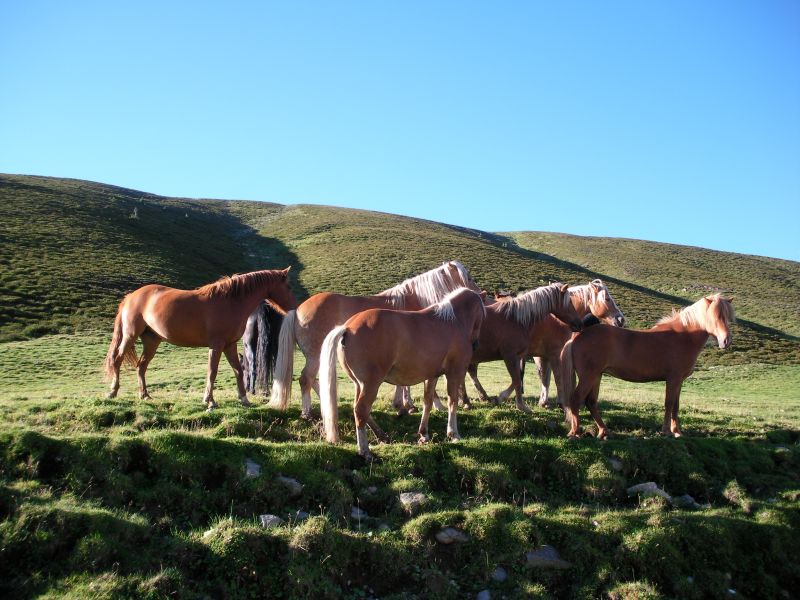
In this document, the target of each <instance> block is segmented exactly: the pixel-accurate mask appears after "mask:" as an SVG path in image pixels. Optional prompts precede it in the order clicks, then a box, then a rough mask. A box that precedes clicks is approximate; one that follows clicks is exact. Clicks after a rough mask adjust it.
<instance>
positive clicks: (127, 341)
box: [107, 327, 137, 399]
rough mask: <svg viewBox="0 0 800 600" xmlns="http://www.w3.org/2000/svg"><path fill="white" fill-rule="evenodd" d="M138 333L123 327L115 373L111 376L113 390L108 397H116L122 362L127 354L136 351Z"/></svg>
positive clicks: (116, 357) (115, 362)
mask: <svg viewBox="0 0 800 600" xmlns="http://www.w3.org/2000/svg"><path fill="white" fill-rule="evenodd" d="M136 337H137V336H136V334H135V333H134V332H132V331H130V330H127V328H126V327H123V333H122V341H121V342H120V344H119V347H118V348H117V351H116V353H115V354H114V373H113V375H112V376H111V390H110V391H109V392H108V396H107V397H108V398H109V399H111V398H116V397H117V392H119V370H120V369H121V368H122V363H123V361H124V360H125V355H126V354H128V353H130V352H134V350H135V345H136Z"/></svg>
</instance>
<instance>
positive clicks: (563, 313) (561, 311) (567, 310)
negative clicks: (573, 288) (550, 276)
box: [552, 283, 583, 331]
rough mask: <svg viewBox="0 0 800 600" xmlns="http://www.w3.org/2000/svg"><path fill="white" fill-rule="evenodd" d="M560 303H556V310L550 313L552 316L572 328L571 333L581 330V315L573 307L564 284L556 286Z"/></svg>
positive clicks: (567, 287) (570, 296) (566, 286)
mask: <svg viewBox="0 0 800 600" xmlns="http://www.w3.org/2000/svg"><path fill="white" fill-rule="evenodd" d="M558 285H560V287H559V288H558V293H559V296H560V301H559V302H557V303H556V308H555V309H554V310H553V311H552V312H553V316H555V317H558V318H559V319H560V320H562V321H564V323H566V324H567V325H569V326H570V327H571V328H572V331H580V330H581V329H583V315H582V314H581V313H580V312H579V311H578V309H577V308H576V307H575V304H574V302H573V299H572V295H571V294H570V292H569V286H568V285H567V284H565V283H562V284H558Z"/></svg>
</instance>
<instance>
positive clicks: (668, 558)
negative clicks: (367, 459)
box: [0, 176, 800, 599]
mask: <svg viewBox="0 0 800 600" xmlns="http://www.w3.org/2000/svg"><path fill="white" fill-rule="evenodd" d="M134 209H136V218H132V214H133V210H134ZM615 244H617V242H613V243H611V242H608V241H604V240H597V239H594V238H568V237H565V236H559V235H556V234H532V233H531V234H507V235H496V234H491V233H488V232H479V231H473V230H465V229H461V228H457V227H451V226H448V225H443V224H438V223H432V222H428V221H421V220H417V219H409V218H405V217H399V216H394V215H387V214H382V213H373V212H366V211H354V210H347V209H338V208H333V207H318V206H288V207H283V206H279V205H274V204H261V203H255V202H222V201H211V200H186V199H170V198H162V197H157V196H153V195H149V194H143V193H141V192H136V191H133V190H125V189H121V188H114V187H111V186H104V185H99V184H92V183H89V182H80V181H74V180H61V179H51V178H34V177H23V176H0V261H1V262H0V264H2V275H1V276H0V297H2V299H3V301H2V309H1V311H0V340H3V341H2V342H0V372H1V373H2V377H0V422H2V426H1V427H0V595H4V596H8V597H15V598H16V597H18V598H34V597H41V598H87V597H92V598H172V597H183V598H252V597H275V598H308V597H314V598H342V597H344V598H353V599H355V598H367V597H380V598H414V597H416V598H423V597H430V596H431V595H433V594H435V595H437V596H440V597H443V598H465V597H466V598H470V597H475V595H476V594H477V593H478V591H480V590H484V589H488V590H490V591H491V593H492V597H495V598H497V597H506V598H531V597H533V598H573V597H575V598H598V597H608V598H614V599H619V598H626V599H632V598H728V597H731V594H730V592H729V591H728V590H731V589H733V590H736V592H737V597H746V598H781V597H792V595H793V594H795V593H796V591H795V590H797V589H800V569H799V568H798V567H797V565H796V561H792V560H787V557H793V556H800V541H798V539H797V535H796V531H797V529H798V526H800V510H799V509H798V501H799V500H800V393H799V392H798V391H797V390H800V344H798V340H797V337H796V336H797V335H798V331H797V318H796V317H797V314H798V305H800V303H798V295H797V277H796V275H797V268H798V267H797V263H789V262H787V261H774V260H772V259H761V258H756V257H741V256H738V255H732V254H726V253H711V252H708V251H702V250H699V249H692V248H682V247H674V246H665V245H659V244H651V243H648V242H636V243H631V244H630V245H625V246H624V247H623V248H622V250H620V249H619V248H617V246H616V245H615ZM620 251H621V252H624V255H621V254H620V253H619V252H620ZM453 258H457V259H459V260H461V261H462V262H463V263H464V264H465V265H467V266H468V268H469V269H470V271H471V273H472V274H473V276H474V277H475V278H476V279H477V281H478V282H479V283H480V284H481V285H482V286H483V287H484V288H486V289H489V290H492V289H494V288H496V287H503V288H511V289H513V290H523V289H529V288H532V287H536V286H538V285H541V284H542V283H546V282H547V281H550V280H561V281H566V282H570V283H579V282H585V281H587V280H589V279H591V278H594V277H596V276H601V277H603V278H604V279H607V280H608V283H609V285H610V286H611V290H612V292H613V294H614V296H615V298H616V300H617V302H618V304H619V305H620V307H621V308H622V309H623V310H624V311H625V313H626V315H627V316H628V318H629V320H630V321H631V323H632V324H633V325H634V326H647V325H649V324H652V323H653V322H654V321H655V320H656V319H657V318H658V317H660V316H662V315H663V314H666V313H668V312H669V311H670V310H671V309H672V308H674V307H677V306H680V305H681V304H683V303H686V302H688V301H689V300H692V299H694V298H695V297H696V296H699V295H700V294H702V293H705V292H706V291H707V290H715V289H717V288H722V289H724V290H726V291H733V292H734V293H735V294H736V296H737V299H736V301H735V302H736V304H737V306H739V307H740V308H739V315H740V322H739V324H738V325H737V326H736V327H735V329H734V348H733V350H732V351H727V352H722V351H719V350H718V349H716V348H714V347H711V346H709V347H708V348H706V349H705V350H704V351H703V353H702V355H701V360H700V362H699V364H698V369H697V371H696V372H695V373H694V375H693V376H692V377H691V378H689V379H688V380H687V382H686V384H685V386H684V391H683V395H682V398H681V420H682V425H683V429H684V431H685V433H686V435H685V437H684V438H681V439H679V440H673V439H663V438H661V437H660V436H659V435H658V431H659V429H660V426H661V420H662V414H663V393H664V389H663V385H661V384H647V385H633V384H628V383H625V382H621V381H617V380H614V379H611V378H606V379H605V380H604V382H603V386H602V388H601V392H600V407H601V410H602V412H603V416H604V418H605V420H606V422H607V424H608V425H609V426H610V427H611V429H612V431H613V433H614V435H613V437H612V439H610V440H609V441H606V442H600V441H597V440H595V439H593V438H584V439H581V440H578V441H568V440H567V439H566V436H565V433H566V429H565V427H564V424H563V422H562V418H561V416H560V413H558V412H557V411H553V410H549V411H548V410H543V409H539V408H534V413H533V414H532V415H525V414H522V413H521V412H518V411H516V410H514V409H512V408H511V406H510V404H507V405H505V406H500V407H490V406H485V405H481V404H480V403H476V408H475V409H473V410H470V411H464V410H461V411H460V412H459V429H460V431H461V434H462V436H463V437H464V440H463V441H462V442H460V443H449V442H446V441H445V439H444V438H445V435H444V433H445V426H446V416H445V415H443V414H440V413H434V414H433V415H432V417H431V424H430V428H431V432H432V434H433V442H432V443H431V444H428V445H425V446H419V445H417V443H416V439H417V434H416V431H417V428H418V425H419V421H418V416H417V415H411V416H406V417H397V416H396V415H395V414H394V413H393V412H392V410H391V409H390V402H389V397H390V393H391V390H390V389H389V387H388V386H386V387H385V388H383V389H382V393H381V397H380V398H379V400H378V402H377V403H376V406H375V409H374V415H375V418H376V420H377V421H378V423H379V424H380V426H381V427H382V428H383V429H384V430H385V431H386V432H387V433H388V434H389V436H390V439H391V443H389V444H377V443H376V442H375V441H374V440H373V451H374V453H375V454H376V455H377V456H378V458H379V460H378V461H377V462H376V463H374V464H371V465H367V464H365V463H364V462H363V461H362V460H361V459H360V458H359V457H358V456H357V454H356V451H355V438H354V426H353V422H352V417H351V416H350V415H351V414H352V393H353V392H352V390H353V388H352V384H351V383H350V382H349V380H347V379H346V378H345V377H344V375H343V374H342V373H341V371H340V373H339V379H340V383H341V386H340V396H341V401H340V414H341V424H340V426H341V430H342V436H343V443H342V444H340V445H337V446H332V445H330V444H327V443H325V442H324V441H322V436H321V433H320V425H319V423H318V421H305V420H302V419H300V415H299V400H298V392H297V390H296V387H295V390H294V398H293V401H292V404H291V407H290V409H289V411H287V412H285V413H283V412H279V411H276V410H273V409H270V408H268V407H266V406H265V405H264V403H263V400H262V401H260V402H259V403H257V405H256V406H255V407H254V408H251V409H245V408H242V407H241V406H240V405H239V404H238V401H237V399H236V394H235V391H234V381H233V377H232V374H231V372H230V369H229V368H228V367H227V365H224V364H223V365H221V367H220V373H219V377H218V380H217V389H216V392H215V396H216V398H217V401H218V402H219V403H220V408H219V409H218V410H216V411H215V412H213V413H207V412H205V410H204V405H203V403H202V402H201V398H202V394H203V387H204V379H205V372H206V360H207V351H206V350H204V349H186V348H176V347H172V346H170V345H168V344H163V345H162V346H161V347H160V348H159V352H158V354H157V355H156V357H155V359H154V360H153V363H152V364H151V367H150V369H149V370H148V387H149V389H150V392H151V393H152V394H153V396H154V400H152V401H146V402H145V401H141V400H139V399H138V398H137V394H136V378H135V375H134V373H133V372H132V371H125V372H124V373H123V378H122V389H121V392H120V396H119V397H118V398H116V399H113V400H109V399H106V398H105V393H106V384H104V383H103V382H102V381H101V372H100V366H101V363H102V361H103V358H104V356H105V353H106V350H107V344H108V341H109V339H110V335H111V324H112V319H113V314H114V311H115V309H116V306H117V303H118V302H119V300H120V299H121V297H122V296H123V294H124V293H125V292H127V291H130V290H132V289H133V288H135V287H137V286H138V285H141V284H143V283H148V282H150V281H161V282H164V283H168V284H172V285H176V286H179V287H192V286H196V285H199V284H201V283H204V282H207V281H210V280H212V279H214V278H216V277H218V276H219V275H221V274H225V273H231V272H234V271H243V270H248V269H252V268H259V267H268V268H272V267H283V266H286V265H287V264H291V265H292V266H293V270H292V277H293V285H294V288H295V291H296V293H297V294H298V296H299V297H301V298H302V297H305V296H307V295H309V294H312V293H315V292H317V291H322V290H335V291H341V292H346V293H374V292H377V291H380V290H382V289H385V288H387V287H389V286H391V285H394V284H395V283H397V282H398V281H400V280H402V279H403V278H405V277H408V276H410V275H413V274H416V273H419V272H421V271H424V270H427V269H429V268H431V267H433V266H436V265H438V264H439V263H441V262H443V261H445V260H449V259H453ZM759 277H760V279H759ZM684 287H686V291H685V292H684V290H683V288H684ZM301 364H302V361H301V359H299V357H297V361H296V363H295V366H296V369H295V371H296V373H297V372H299V366H300V365H301ZM534 371H535V369H533V368H532V366H531V367H528V378H527V381H526V392H527V393H526V398H527V400H528V401H529V402H530V403H531V404H532V405H533V404H535V396H537V395H538V389H539V386H538V382H537V381H536V380H535V373H534ZM479 373H480V377H481V380H482V382H483V383H484V386H485V387H486V388H487V390H488V391H489V392H490V393H497V392H498V391H499V390H500V389H502V388H505V387H506V385H507V383H508V375H507V373H506V372H505V369H504V367H502V365H501V364H499V363H494V364H488V365H482V366H481V368H480V371H479ZM467 386H468V390H469V391H470V393H473V392H472V388H471V385H470V384H469V383H468V384H467ZM440 390H441V392H440V393H443V384H442V383H440ZM420 396H421V389H420V386H416V388H415V389H414V397H415V398H416V399H419V397H420ZM314 401H315V402H314V410H315V412H317V414H318V408H317V406H318V404H317V401H316V397H315V399H314ZM418 402H419V401H418ZM582 418H583V419H584V420H585V421H584V422H585V424H586V425H588V426H589V428H590V429H591V420H590V419H589V416H588V414H586V413H584V414H583V415H582ZM246 459H252V460H255V461H256V462H258V463H259V464H260V465H261V467H262V474H261V476H260V477H258V478H247V477H245V476H244V468H245V467H244V465H245V460H246ZM612 459H614V460H615V461H619V464H620V465H621V468H620V470H615V468H614V464H616V463H614V462H612ZM279 474H280V475H283V476H289V477H294V478H296V479H297V480H298V481H300V482H301V483H302V484H303V489H302V492H301V493H300V494H299V495H296V496H292V495H291V493H290V492H289V490H288V489H287V488H286V487H285V486H283V485H282V484H280V483H279V482H278V481H277V480H276V477H277V476H278V475H279ZM645 481H655V482H656V483H657V484H658V485H659V486H661V487H663V488H664V489H665V490H667V491H668V492H669V493H671V494H673V495H680V494H685V493H688V494H691V495H692V496H693V497H694V498H695V499H696V500H697V501H698V502H699V503H701V504H703V505H704V508H702V509H698V510H688V509H677V508H673V507H671V506H669V505H668V504H667V503H665V502H664V501H662V500H660V499H652V498H638V497H629V496H628V495H627V494H626V493H625V489H626V488H627V487H628V486H630V485H633V484H635V483H641V482H645ZM404 491H422V492H424V493H425V494H426V495H427V496H428V502H427V504H426V505H425V507H424V508H423V510H422V511H421V512H420V513H419V514H417V515H415V516H413V517H410V516H408V515H406V514H405V513H404V511H403V509H402V507H401V506H400V503H399V499H398V496H399V494H400V493H401V492H404ZM353 505H355V506H358V507H360V508H362V509H364V510H366V512H367V513H368V517H367V518H366V519H364V520H362V521H361V522H358V521H354V520H352V519H350V518H349V515H350V509H351V506H353ZM298 510H303V511H306V512H308V513H310V514H311V518H310V519H308V520H307V521H304V522H297V521H295V520H294V519H290V518H288V516H289V515H295V514H296V512H297V511H298ZM266 513H272V514H277V515H281V516H284V517H286V518H287V523H286V524H285V525H283V526H281V527H278V528H276V529H271V530H265V529H262V528H261V527H260V526H259V521H258V515H261V514H266ZM443 526H453V527H457V528H460V529H462V530H463V531H464V532H466V533H467V535H468V536H469V541H468V542H466V543H464V544H456V545H453V546H443V545H441V544H439V543H437V542H436V541H435V537H434V536H435V533H436V532H437V531H438V530H439V529H440V528H441V527H443ZM542 544H550V545H552V546H555V547H556V548H557V549H558V551H559V552H560V553H561V555H562V557H563V558H564V559H566V560H568V561H570V562H571V563H572V564H573V566H572V567H571V568H570V569H567V570H565V571H547V570H537V569H531V568H529V567H527V566H526V565H525V553H526V552H527V551H529V550H531V549H534V548H535V547H537V546H539V545H542ZM498 566H502V567H503V568H505V569H506V570H507V571H508V574H509V577H508V580H507V581H505V582H502V583H501V582H496V581H494V580H493V579H492V578H491V574H492V572H493V571H494V569H495V568H496V567H498Z"/></svg>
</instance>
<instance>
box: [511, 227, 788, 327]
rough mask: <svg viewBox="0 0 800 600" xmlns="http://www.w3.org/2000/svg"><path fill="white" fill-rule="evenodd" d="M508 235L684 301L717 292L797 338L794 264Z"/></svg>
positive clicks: (649, 245) (666, 247)
mask: <svg viewBox="0 0 800 600" xmlns="http://www.w3.org/2000/svg"><path fill="white" fill-rule="evenodd" d="M507 235H508V236H509V237H510V238H512V239H513V240H515V241H516V243H518V244H519V245H520V246H522V247H523V248H526V249H529V250H536V251H538V252H544V253H546V254H551V255H553V256H558V257H560V258H562V259H564V260H568V261H571V262H573V263H576V264H579V265H582V266H584V267H586V268H587V269H591V270H594V271H598V272H602V273H606V274H608V275H609V276H611V277H614V278H617V279H621V280H624V281H635V282H637V283H638V284H640V285H642V286H645V287H648V288H651V289H653V290H655V291H659V292H662V293H664V294H669V295H671V296H675V297H679V298H683V299H685V300H686V301H692V300H694V299H697V298H698V297H699V296H700V295H702V294H706V293H713V292H717V291H721V292H725V293H728V294H733V295H734V296H735V304H736V306H737V311H738V313H739V315H741V317H743V318H746V319H748V320H751V321H754V322H757V323H760V324H762V325H765V326H768V327H772V328H774V329H778V330H781V331H786V332H788V333H790V334H792V335H794V336H798V335H800V303H799V302H798V298H800V263H798V262H794V261H790V260H781V259H775V258H766V257H762V256H750V255H744V254H736V253H733V252H720V251H716V250H708V249H705V248H695V247H691V246H678V245H674V244H664V243H659V242H645V241H642V240H631V239H616V238H601V237H584V236H576V235H568V234H560V233H544V232H534V231H525V232H513V233H509V234H507ZM632 257H635V260H632Z"/></svg>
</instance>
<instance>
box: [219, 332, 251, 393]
mask: <svg viewBox="0 0 800 600" xmlns="http://www.w3.org/2000/svg"><path fill="white" fill-rule="evenodd" d="M225 358H227V359H228V363H229V364H230V365H231V368H232V369H233V373H234V374H235V375H236V387H237V388H238V391H239V402H241V403H242V406H252V404H250V401H249V400H248V399H247V390H245V387H244V373H243V372H242V364H241V363H240V362H239V354H238V352H236V342H234V343H232V344H229V345H228V346H226V347H225Z"/></svg>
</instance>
